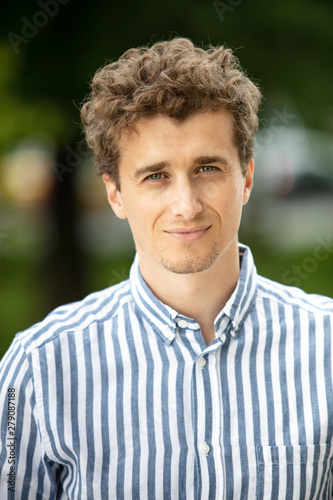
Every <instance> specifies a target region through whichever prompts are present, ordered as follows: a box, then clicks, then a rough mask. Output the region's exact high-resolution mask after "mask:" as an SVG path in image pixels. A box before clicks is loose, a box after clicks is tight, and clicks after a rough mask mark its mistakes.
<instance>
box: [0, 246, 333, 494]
mask: <svg viewBox="0 0 333 500" xmlns="http://www.w3.org/2000/svg"><path fill="white" fill-rule="evenodd" d="M239 250H240V259H241V272H240V276H239V280H238V284H237V287H236V289H235V290H234V292H233V294H232V296H231V297H230V299H229V300H228V302H227V303H226V305H225V307H224V308H223V310H222V311H221V312H220V313H219V314H218V316H217V317H216V319H215V334H216V338H215V340H214V341H213V342H212V343H211V344H210V345H209V346H207V345H206V344H205V342H204V340H203V338H202V335H201V332H200V327H199V324H198V323H197V322H196V321H194V320H193V319H191V318H188V317H184V316H182V315H181V314H179V313H178V312H177V311H175V310H173V309H172V308H170V307H169V306H167V305H165V304H163V303H162V302H160V301H159V300H158V299H157V298H156V297H155V296H154V294H153V293H152V292H151V290H150V289H149V287H148V286H147V284H146V283H145V282H144V280H143V278H142V276H141V274H140V271H139V262H138V258H137V257H136V258H135V261H134V263H133V266H132V268H131V273H130V279H129V280H127V281H124V282H122V283H120V284H118V285H115V286H112V287H110V288H108V289H106V290H104V291H101V292H97V293H93V294H92V295H89V296H88V297H87V298H86V299H84V300H83V301H81V302H78V303H74V304H70V305H66V306H63V307H60V308H58V309H56V310H55V311H54V312H52V313H51V314H50V315H49V316H47V317H46V319H45V320H44V321H43V322H41V323H39V324H37V325H35V326H33V327H32V328H30V329H28V330H26V331H25V332H23V333H20V334H18V335H17V336H16V337H15V339H14V341H13V343H12V345H11V347H10V349H9V350H8V352H7V354H6V355H5V357H4V358H3V360H2V363H1V365H0V391H1V396H0V398H1V403H0V412H1V413H0V419H1V444H0V471H1V472H0V474H1V476H0V498H1V500H5V499H7V498H15V499H16V498H22V499H24V500H30V499H67V498H70V499H94V500H97V499H103V500H104V499H149V500H150V499H172V500H176V499H187V500H192V499H218V500H220V499H251V500H253V499H255V498H258V499H310V498H311V499H328V498H333V495H332V488H333V470H332V460H333V458H332V457H333V375H332V366H333V365H332V362H333V359H332V358H333V356H332V354H333V347H332V345H333V344H332V332H333V300H332V299H329V298H325V297H321V296H318V295H307V294H305V293H304V292H302V291H301V290H299V289H296V288H291V287H287V286H283V285H280V284H278V283H275V282H273V281H270V280H268V279H265V278H262V277H260V276H258V275H257V273H256V268H255V265H254V262H253V258H252V255H251V252H250V249H249V248H248V247H245V246H243V245H240V246H239ZM221 283H223V276H221ZM9 414H10V415H11V416H13V415H14V418H15V420H9V418H8V416H9ZM13 424H14V425H15V435H14V436H13V435H12V434H10V432H12V426H13ZM13 458H14V463H13V462H10V460H12V459H13ZM10 467H13V468H12V469H10ZM10 481H12V482H13V483H14V484H15V486H14V488H15V493H14V492H13V491H11V490H10V489H9V487H10V486H11V484H12V483H11V482H10Z"/></svg>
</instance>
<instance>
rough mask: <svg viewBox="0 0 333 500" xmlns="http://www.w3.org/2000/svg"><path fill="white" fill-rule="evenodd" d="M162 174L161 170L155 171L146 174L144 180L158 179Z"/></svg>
mask: <svg viewBox="0 0 333 500" xmlns="http://www.w3.org/2000/svg"><path fill="white" fill-rule="evenodd" d="M162 176H163V174H162V173H161V172H156V173H155V174H151V175H148V177H146V180H149V181H160V180H161V179H162Z"/></svg>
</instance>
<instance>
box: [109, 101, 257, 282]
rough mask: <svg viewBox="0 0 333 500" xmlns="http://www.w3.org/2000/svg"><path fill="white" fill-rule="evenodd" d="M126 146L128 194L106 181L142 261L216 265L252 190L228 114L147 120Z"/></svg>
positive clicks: (123, 173)
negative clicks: (242, 167) (243, 167)
mask: <svg viewBox="0 0 333 500" xmlns="http://www.w3.org/2000/svg"><path fill="white" fill-rule="evenodd" d="M119 146H120V158H121V159H120V165H119V180H120V189H121V191H118V190H117V189H116V186H115V184H114V182H112V181H110V180H109V179H108V178H107V176H103V179H104V182H105V184H106V188H107V192H108V199H109V202H110V204H111V206H112V208H113V210H114V212H115V214H116V215H117V216H118V217H120V218H123V219H125V218H127V219H128V221H129V224H130V227H131V230H132V233H133V237H134V241H135V244H136V248H137V251H138V253H139V257H140V261H141V258H142V259H144V260H145V262H146V263H148V264H149V262H151V263H153V262H154V264H156V263H158V264H159V265H161V266H163V267H164V268H165V269H167V270H169V271H171V272H174V273H181V274H187V273H195V272H200V271H204V270H205V269H208V268H210V267H211V266H212V265H213V264H214V263H215V262H216V261H217V260H218V259H219V258H220V257H221V256H222V255H223V254H224V252H225V251H226V250H227V249H228V248H229V247H230V245H231V244H232V243H235V242H236V241H237V233H238V228H239V224H240V218H241V212H242V206H243V205H244V204H245V203H246V202H247V201H248V199H249V195H250V191H251V188H252V179H253V162H250V163H249V165H248V168H247V172H246V174H245V176H244V175H243V173H242V171H241V166H240V162H239V158H238V152H237V148H236V146H235V145H234V141H233V123H232V118H231V115H230V114H229V112H228V111H226V110H220V111H208V112H205V113H196V114H193V115H191V116H190V117H188V118H187V119H186V120H184V121H182V122H176V121H174V120H172V119H171V118H168V117H166V116H164V115H157V116H154V117H151V118H145V119H142V120H140V121H139V122H138V123H137V124H136V126H135V130H132V131H130V132H128V131H126V132H124V133H123V135H122V137H121V139H120V144H119Z"/></svg>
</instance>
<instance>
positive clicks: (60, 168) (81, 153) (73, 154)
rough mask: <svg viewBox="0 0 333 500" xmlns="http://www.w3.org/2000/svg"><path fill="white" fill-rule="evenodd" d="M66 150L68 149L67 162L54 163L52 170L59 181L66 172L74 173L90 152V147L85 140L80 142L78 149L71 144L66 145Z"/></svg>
mask: <svg viewBox="0 0 333 500" xmlns="http://www.w3.org/2000/svg"><path fill="white" fill-rule="evenodd" d="M65 150H66V151H67V155H66V158H65V164H63V163H59V162H57V161H54V162H53V163H52V170H53V171H54V173H55V175H56V177H57V179H58V181H59V182H62V181H63V180H64V174H70V173H72V172H73V170H74V169H75V168H77V167H78V166H79V165H80V163H81V161H82V160H83V158H84V157H86V156H88V155H89V154H90V149H89V148H88V146H87V145H86V143H85V142H81V143H78V144H77V147H76V150H75V149H74V148H72V147H71V146H66V148H65Z"/></svg>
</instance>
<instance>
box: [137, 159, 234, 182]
mask: <svg viewBox="0 0 333 500" xmlns="http://www.w3.org/2000/svg"><path fill="white" fill-rule="evenodd" d="M211 163H220V164H222V165H229V163H228V161H227V160H226V159H225V158H223V157H222V156H207V155H206V156H198V157H197V158H195V159H194V165H210V164H211ZM168 167H170V163H169V162H167V161H160V162H158V163H153V164H152V165H147V166H146V167H142V168H139V169H138V170H136V171H135V174H134V176H135V178H136V179H139V178H140V177H142V176H144V175H146V174H153V173H156V172H160V170H163V169H164V168H168Z"/></svg>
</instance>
